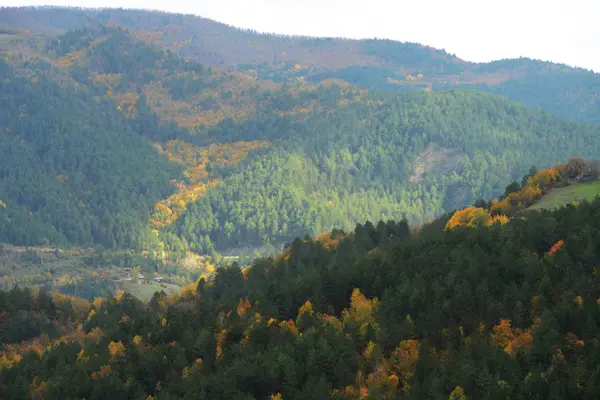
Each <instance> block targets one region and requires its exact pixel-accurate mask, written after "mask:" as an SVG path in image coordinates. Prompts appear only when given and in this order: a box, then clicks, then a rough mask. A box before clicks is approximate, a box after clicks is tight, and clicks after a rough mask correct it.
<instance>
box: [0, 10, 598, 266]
mask: <svg viewBox="0 0 600 400" xmlns="http://www.w3.org/2000/svg"><path fill="white" fill-rule="evenodd" d="M44 10H45V9H41V10H33V11H32V12H33V13H34V14H35V15H45V14H43V12H44ZM21 11H22V10H21ZM21 11H18V10H17V11H15V10H11V9H6V10H3V12H8V13H14V12H17V14H18V13H19V12H21ZM46 11H48V12H51V13H52V12H55V11H56V10H51V9H47V10H46ZM40 12H41V13H42V14H38V13H40ZM61 15H62V14H61ZM106 15H111V16H115V15H120V14H119V13H116V14H111V13H108V14H106ZM111 18H112V17H111ZM119 18H120V17H119ZM97 22H102V19H101V21H97ZM104 22H107V21H104ZM82 26H83V27H82V28H79V29H75V30H71V31H68V32H66V33H64V34H61V35H58V36H36V35H31V34H29V35H27V34H23V33H14V32H13V33H12V34H9V35H8V36H9V39H8V40H6V41H4V42H3V43H2V45H1V46H0V49H1V50H2V51H3V54H4V60H5V61H4V62H3V71H4V72H3V73H4V74H5V75H6V79H5V80H4V82H5V83H4V84H5V85H7V86H6V90H5V92H6V93H9V90H10V91H12V92H15V95H9V96H5V97H3V101H5V102H7V107H5V108H4V112H5V113H4V116H3V123H2V124H3V126H4V127H5V128H4V129H5V130H7V131H8V132H10V133H11V136H5V137H4V138H5V139H8V138H10V137H17V136H18V137H21V136H24V137H27V136H26V135H25V133H24V132H25V131H27V132H28V133H29V138H30V140H33V141H32V142H29V141H28V142H24V143H26V144H28V145H34V144H35V145H36V146H38V147H37V150H36V151H37V153H36V156H35V157H38V158H40V157H42V158H43V157H46V158H52V161H43V160H41V162H42V163H46V164H47V165H45V166H44V167H40V168H43V169H44V170H43V171H38V172H35V170H34V169H33V168H35V167H34V166H35V165H37V164H36V162H37V161H32V162H30V163H28V165H27V169H22V168H21V169H19V173H21V174H23V175H21V176H20V177H16V176H14V174H15V173H14V172H10V173H9V172H6V174H7V176H9V174H12V175H10V176H13V178H11V179H13V180H14V181H15V182H19V179H20V180H23V181H24V182H27V183H24V184H21V185H8V186H7V189H5V190H6V194H3V195H2V198H1V200H2V201H3V202H4V203H6V204H7V205H8V207H6V208H3V209H2V210H0V211H2V212H3V214H4V215H5V218H6V219H5V220H6V221H11V223H8V224H4V225H3V226H2V227H1V228H0V229H2V230H1V231H0V232H1V235H2V236H1V238H2V240H4V241H8V242H12V243H16V244H52V245H56V244H60V245H65V244H67V243H71V244H77V245H86V246H87V245H91V244H100V245H102V246H105V247H110V248H115V247H121V248H123V247H134V248H140V249H146V250H153V251H155V252H158V253H157V254H161V253H162V250H166V251H167V253H168V254H170V255H171V256H172V257H173V258H181V257H185V256H186V254H188V251H190V250H191V251H194V252H196V253H199V254H215V253H216V252H233V253H234V254H239V253H240V251H242V250H243V249H255V248H260V247H263V246H264V245H267V248H271V249H272V248H273V246H274V247H275V248H277V247H280V246H281V245H282V244H283V243H284V242H285V241H289V240H292V239H293V238H294V237H296V236H303V235H304V234H306V233H308V234H310V235H316V234H319V233H320V232H322V231H329V230H331V229H333V228H341V229H345V230H348V229H352V227H353V226H355V225H356V223H364V222H365V221H367V220H380V219H384V220H385V219H402V218H406V219H407V220H408V221H409V222H410V223H411V224H414V223H421V222H423V221H426V220H429V219H432V218H435V217H436V216H438V215H441V214H443V213H444V212H445V211H450V210H453V209H456V208H460V207H463V206H464V205H466V204H470V203H472V202H473V201H475V200H476V199H478V198H490V197H495V196H498V195H500V194H501V193H502V191H503V190H504V188H505V186H506V185H507V184H508V183H509V182H510V181H512V180H514V179H515V178H517V177H519V176H522V175H523V173H524V172H525V171H526V170H527V169H528V168H529V166H531V165H532V164H534V163H536V164H538V165H543V166H550V165H552V164H553V163H555V162H557V161H560V160H562V159H566V158H569V157H571V156H582V157H587V158H594V157H595V156H596V154H597V153H598V150H599V149H598V143H597V137H598V133H599V132H598V130H599V128H598V127H597V126H594V125H584V124H576V123H572V122H568V121H566V120H561V119H559V118H557V117H554V116H553V115H551V114H550V113H547V112H544V111H534V110H533V109H529V108H526V107H524V106H522V105H520V104H518V103H514V102H511V101H509V100H507V99H505V98H501V97H496V96H493V95H490V94H485V93H478V92H476V91H467V90H462V89H451V90H448V91H445V92H435V91H426V92H419V93H396V94H393V93H384V92H377V91H366V90H364V89H361V88H359V87H356V86H350V85H348V84H347V83H344V82H343V81H339V80H335V79H334V80H329V81H327V82H326V83H323V84H316V83H309V82H294V83H292V82H287V81H285V80H284V81H281V82H278V83H277V82H272V81H261V80H256V79H253V78H251V77H249V76H246V75H244V74H242V73H237V72H236V73H232V72H227V71H224V70H222V69H219V68H214V67H212V66H210V65H203V64H199V63H197V62H195V61H193V60H186V59H183V58H181V57H180V56H179V55H177V54H176V53H177V51H171V50H169V49H164V48H161V47H159V46H156V45H153V44H149V43H148V42H147V41H144V40H141V36H142V35H141V34H140V33H139V32H135V31H129V30H127V29H124V28H122V27H119V26H111V27H107V26H104V25H94V26H86V24H83V25H82ZM257 37H262V36H260V35H259V36H257ZM282 40H283V39H282ZM303 40H308V39H303ZM317 42H318V43H313V44H312V45H313V46H332V43H333V42H330V41H324V43H320V41H317ZM364 44H365V46H367V47H366V48H367V50H365V51H367V52H368V53H369V54H371V53H372V54H380V55H381V54H383V53H385V52H387V53H389V55H388V57H387V58H388V59H389V62H394V63H407V64H411V63H413V64H419V65H421V64H423V65H424V63H427V62H428V61H427V60H429V58H428V57H433V58H434V59H435V60H437V61H436V62H440V63H444V62H446V61H448V62H449V63H450V64H451V65H454V66H455V67H454V68H458V69H461V68H463V69H464V68H466V67H465V65H467V64H465V63H464V62H462V61H460V60H458V59H456V58H452V57H450V58H448V57H449V56H448V55H447V54H446V53H444V52H440V51H433V50H432V49H426V48H424V47H420V46H418V45H405V47H406V49H405V50H403V51H399V50H398V48H397V47H398V46H399V44H397V43H395V42H389V41H388V42H382V43H379V42H377V41H375V42H373V41H371V42H365V43H364ZM403 46H404V45H403ZM382 52H383V53H382ZM387 53H386V54H387ZM392 54H393V55H392ZM497 64H498V65H496V66H494V67H490V68H492V69H495V68H499V69H503V70H512V69H515V70H517V69H520V67H518V66H515V65H513V64H511V63H509V62H502V63H497ZM517 64H519V63H517ZM523 64H524V65H525V64H527V63H525V62H523ZM440 65H441V64H440ZM527 65H528V66H527V68H526V70H530V69H535V65H536V64H535V63H534V62H531V63H529V64H527ZM435 68H437V67H435ZM440 68H441V67H440ZM444 68H446V69H447V70H448V69H449V68H451V67H450V66H446V67H444ZM478 68H479V69H480V70H482V71H483V72H486V73H487V70H485V68H483V66H478ZM557 73H558V72H557ZM46 87H48V88H50V87H52V88H55V89H56V91H55V92H56V94H52V96H53V97H48V94H46V92H48V90H47V89H44V88H46ZM52 93H54V92H52ZM76 99H77V100H76ZM29 103H30V104H29ZM46 103H52V105H53V107H56V109H52V108H51V107H46V106H45V105H44V104H46ZM29 109H33V112H27V110H29ZM88 109H90V110H93V112H92V113H91V114H88ZM67 110H69V111H67ZM84 115H85V116H86V118H87V120H84V118H83V116H84ZM104 115H106V116H108V117H107V118H104V117H103V116H104ZM101 116H102V117H101ZM42 120H43V121H45V122H44V124H46V125H41V122H40V121H42ZM96 120H97V122H94V121H96ZM24 123H26V124H28V125H27V126H25V125H24ZM93 124H97V125H98V126H97V127H96V125H93ZM59 127H60V128H59ZM19 129H20V130H25V131H23V132H22V133H19V132H21V131H19ZM79 130H82V132H81V133H80V132H79ZM40 131H42V132H43V135H39V134H38V132H40ZM103 131H107V133H106V135H104V134H100V132H103ZM86 132H87V133H86ZM75 134H77V136H76V137H74V138H71V136H73V135H75ZM63 136H68V137H69V139H68V140H67V142H66V143H67V144H66V146H68V148H64V145H61V144H60V143H62V141H63V140H64V139H63ZM84 138H89V140H91V141H97V140H101V144H100V145H96V144H94V145H93V147H94V149H93V152H96V153H97V152H103V151H104V149H106V151H107V154H108V155H107V156H106V157H109V156H110V157H111V158H110V161H108V160H109V158H104V157H105V156H103V155H101V154H103V153H101V154H98V156H97V157H100V158H101V159H103V160H104V161H103V162H105V163H106V166H105V167H100V166H97V162H96V161H94V160H95V159H94V157H95V155H94V153H93V152H92V151H91V150H89V149H90V148H91V146H92V145H91V144H88V143H79V142H77V144H76V145H75V143H76V142H73V140H75V139H76V140H77V141H82V140H88V139H84ZM128 138H131V140H130V139H128ZM144 138H145V140H146V141H151V142H152V145H153V146H154V148H153V147H152V146H151V145H150V144H149V143H148V142H145V143H144ZM127 140H130V142H129V143H127V142H126V141H127ZM13 141H14V140H13ZM37 142H39V144H36V143H37ZM24 143H21V145H23V144H24ZM90 143H91V142H90ZM46 145H48V147H49V150H42V147H43V146H46ZM113 147H114V151H113V150H112V148H113ZM109 149H110V150H109ZM134 149H136V150H137V151H135V150H134ZM156 149H158V150H159V151H158V152H157V151H156ZM6 151H7V152H8V151H9V150H6ZM46 151H47V153H43V154H40V152H46ZM88 151H89V152H90V154H87V152H88ZM70 152H72V153H70ZM159 153H160V154H159ZM66 154H69V155H70V157H69V158H68V159H66V160H60V161H58V160H57V157H63V158H64V155H66ZM78 154H81V156H79V155H78ZM11 156H14V154H13V155H11ZM11 156H9V155H7V157H6V158H5V160H9V159H10V157H11ZM165 156H166V157H165ZM20 157H24V155H23V156H20ZM53 157H54V158H53ZM118 157H121V158H118ZM79 159H81V161H78V160H79ZM167 160H168V161H169V162H168V161H167ZM60 163H62V164H60ZM86 163H89V166H88V164H86ZM57 164H60V168H58V167H57ZM15 165H16V164H14V163H13V164H8V165H6V166H5V167H4V168H8V170H11V168H13V169H14V168H15ZM102 165H104V164H102ZM94 168H95V169H94ZM102 168H104V169H102ZM29 169H31V171H30V170H29ZM182 170H183V174H181V171H182ZM85 174H87V175H89V178H87V179H88V180H87V181H85V182H84V180H85V179H86V175H85ZM127 174H129V175H127ZM126 175H127V176H126ZM42 176H49V178H48V179H46V180H43V179H41V177H42ZM145 180H147V181H145ZM5 182H9V181H8V180H5ZM33 182H40V183H39V184H38V185H41V184H42V182H45V183H43V184H44V185H47V187H38V189H33V188H29V187H30V185H32V184H33ZM118 182H120V183H118ZM125 182H128V183H127V184H126V183H125ZM129 182H131V183H129ZM82 183H83V184H82ZM86 184H88V185H94V188H95V189H94V190H92V191H91V193H90V191H89V188H86V187H85V185H86ZM105 188H106V189H105ZM27 190H29V191H30V192H35V195H30V194H27V193H29V192H27ZM115 190H116V191H117V192H119V193H117V194H116V196H117V197H119V196H122V198H115V197H114V195H115V194H114V193H113V191H115ZM53 191H56V192H57V193H61V194H60V196H66V195H68V199H63V200H58V199H56V196H54V195H53V196H50V195H49V193H51V192H53ZM57 196H58V195H57ZM103 196H104V197H103ZM48 198H52V199H53V200H52V201H50V202H49V201H48ZM54 199H55V200H54ZM67 204H71V205H70V206H67ZM23 206H25V209H24V210H23V208H22V207H23ZM65 207H67V208H65ZM69 207H70V208H69ZM28 213H29V216H28V215H27V214H28ZM88 214H89V215H90V216H91V217H90V216H88ZM12 221H15V222H17V223H12ZM23 221H29V222H27V223H23ZM29 227H35V228H29ZM28 229H29V230H28ZM151 229H153V230H154V231H151Z"/></svg>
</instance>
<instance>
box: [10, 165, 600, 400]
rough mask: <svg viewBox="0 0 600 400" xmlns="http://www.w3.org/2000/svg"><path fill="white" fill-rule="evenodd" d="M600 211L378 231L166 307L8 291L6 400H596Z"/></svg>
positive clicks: (203, 284)
mask: <svg viewBox="0 0 600 400" xmlns="http://www.w3.org/2000/svg"><path fill="white" fill-rule="evenodd" d="M570 164H571V163H570ZM575 164H577V163H575ZM565 171H567V175H569V176H570V174H571V173H572V171H570V170H569V168H567V169H566V170H565ZM546 175H547V174H546V173H544V172H542V171H540V173H539V174H536V175H530V176H526V177H525V178H524V181H526V182H528V185H529V184H534V182H538V179H540V178H542V177H545V176H546ZM540 183H541V181H540ZM511 190H512V189H511V188H507V192H510V191H511ZM455 215H456V214H455ZM599 215H600V200H596V201H594V202H592V203H588V202H584V203H583V204H581V205H579V206H572V205H569V206H567V207H563V208H561V209H559V210H557V211H553V212H549V211H543V212H537V211H533V212H530V213H528V214H527V216H526V217H525V218H523V217H518V218H513V219H511V220H510V221H508V220H506V221H498V223H493V224H492V225H488V224H475V225H474V226H460V225H458V226H454V227H452V228H451V229H449V227H450V226H451V224H450V221H451V219H454V216H451V215H445V216H443V217H442V218H440V219H438V220H436V221H433V222H432V223H431V224H428V225H425V226H424V227H422V229H420V230H410V229H409V227H408V224H407V223H406V221H400V222H393V221H389V222H387V223H384V222H380V223H378V224H377V225H376V226H374V225H373V224H371V223H370V222H369V223H367V224H365V225H358V226H356V228H355V229H354V230H353V231H352V232H350V233H348V234H346V233H344V232H341V231H334V232H331V233H330V234H323V235H320V236H319V237H317V238H315V239H310V238H308V239H305V240H301V239H296V240H294V241H293V242H292V243H291V244H289V245H288V246H287V247H286V249H285V250H284V252H283V253H281V254H280V255H278V256H277V257H275V258H265V259H258V260H256V261H255V262H254V263H253V264H252V266H250V267H249V268H247V269H244V270H243V271H242V270H240V268H239V266H237V265H233V266H231V267H228V268H219V269H218V270H217V271H216V275H215V276H214V278H212V279H210V280H208V281H205V280H204V279H202V280H200V281H199V282H198V284H197V285H193V286H191V287H189V288H187V289H186V290H184V293H183V294H182V295H177V296H171V297H167V296H165V295H164V293H163V294H161V293H156V294H155V295H154V297H153V298H152V300H151V301H150V302H148V303H143V302H141V301H139V300H137V299H135V298H133V297H131V296H130V295H128V294H120V295H118V296H116V297H109V298H106V299H100V298H98V299H96V300H94V301H93V302H91V303H90V302H87V301H83V300H79V299H74V298H66V297H64V296H52V295H49V294H48V293H46V292H43V291H42V292H31V291H30V290H28V289H21V288H14V289H12V290H11V291H8V292H0V311H1V314H0V344H1V345H2V347H1V350H0V396H1V397H2V398H7V399H15V400H17V399H30V398H46V399H50V398H51V399H54V398H64V399H71V398H73V399H75V398H77V399H79V398H87V399H104V398H115V399H128V398H148V399H174V398H181V399H324V398H335V399H378V400H379V399H423V398H432V399H452V400H456V399H499V400H500V399H506V398H514V399H532V398H540V399H542V398H543V399H564V398H569V399H596V398H598V397H599V396H600V369H599V368H600V367H599V366H598V359H599V357H600V350H599V346H598V341H599V340H600V337H599V336H598V332H600V329H599V325H598V324H599V321H600V308H599V306H598V304H599V302H600V291H599V286H598V271H597V265H598V264H597V260H598V257H600V247H598V245H597V243H598V238H599V237H600V229H599V225H598V224H597V220H598V217H599ZM451 217H452V218H451Z"/></svg>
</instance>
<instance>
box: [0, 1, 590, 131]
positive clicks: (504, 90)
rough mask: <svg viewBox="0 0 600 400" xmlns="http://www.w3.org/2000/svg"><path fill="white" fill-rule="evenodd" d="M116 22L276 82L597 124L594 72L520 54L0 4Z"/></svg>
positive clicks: (6, 14) (38, 19) (8, 19)
mask: <svg viewBox="0 0 600 400" xmlns="http://www.w3.org/2000/svg"><path fill="white" fill-rule="evenodd" d="M98 24H110V25H113V24H114V25H120V26H123V27H126V28H128V29H130V30H132V31H134V32H136V36H137V37H138V38H140V39H142V40H145V41H148V42H150V43H154V44H157V45H160V46H162V47H165V48H168V49H170V50H172V51H173V52H174V53H176V54H179V55H182V56H184V57H186V58H189V59H193V60H195V61H198V62H200V63H202V64H205V65H211V66H219V67H223V68H226V69H234V70H238V71H241V72H243V73H245V74H247V75H249V76H253V77H258V78H260V79H272V80H275V81H278V82H296V81H309V82H314V83H317V82H320V81H322V80H323V79H327V78H332V77H335V78H339V79H343V80H345V81H347V82H350V83H352V84H356V85H360V86H363V87H365V88H369V89H377V90H385V91H392V92H398V91H400V92H404V91H415V90H417V91H420V90H448V89H449V88H456V87H462V88H469V89H475V90H481V91H486V92H492V93H494V94H500V95H503V96H507V97H509V98H510V99H513V100H515V101H519V102H521V103H523V104H526V105H528V106H531V107H536V108H542V109H544V110H546V111H549V112H552V113H554V114H556V115H559V116H562V117H566V118H570V119H574V120H580V121H589V122H596V123H597V122H600V100H599V99H600V97H599V94H600V75H599V74H595V73H593V72H591V71H586V70H583V69H578V68H571V67H568V66H565V65H559V64H553V63H549V62H542V61H538V60H531V59H526V58H521V59H515V60H501V61H496V62H491V63H473V62H468V61H465V60H461V59H459V58H457V57H456V56H454V55H451V54H448V53H446V52H445V51H443V50H438V49H433V48H430V47H427V46H423V45H420V44H416V43H402V42H395V41H390V40H347V39H339V38H310V37H288V36H278V35H267V34H257V33H255V32H251V31H244V30H239V29H236V28H233V27H230V26H227V25H224V24H221V23H217V22H215V21H211V20H208V19H205V18H201V17H195V16H191V15H179V14H168V13H161V12H151V11H140V10H123V9H110V10H108V9H98V10H94V9H78V8H54V7H42V8H5V9H1V10H0V27H2V26H4V27H17V28H23V29H26V30H30V31H32V32H36V33H44V34H52V35H56V34H60V33H65V32H66V31H68V30H71V29H80V28H84V27H91V26H96V25H98Z"/></svg>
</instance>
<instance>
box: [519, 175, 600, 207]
mask: <svg viewBox="0 0 600 400" xmlns="http://www.w3.org/2000/svg"><path fill="white" fill-rule="evenodd" d="M596 196H600V181H595V182H590V183H574V184H571V185H569V186H566V187H561V188H557V189H552V190H551V191H550V192H549V193H547V194H545V195H544V196H543V197H542V198H541V199H540V200H539V201H537V202H536V203H535V204H533V205H532V206H531V207H529V209H530V210H541V209H555V208H558V207H561V206H565V205H567V204H576V203H579V202H581V201H583V200H593V199H595V198H596Z"/></svg>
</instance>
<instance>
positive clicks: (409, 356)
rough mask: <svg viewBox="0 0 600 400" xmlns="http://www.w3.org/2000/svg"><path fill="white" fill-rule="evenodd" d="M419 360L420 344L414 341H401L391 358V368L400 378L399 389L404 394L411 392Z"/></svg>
mask: <svg viewBox="0 0 600 400" xmlns="http://www.w3.org/2000/svg"><path fill="white" fill-rule="evenodd" d="M418 360H419V342H417V341H416V340H414V339H410V340H403V341H401V342H400V343H399V344H398V346H397V347H396V348H395V349H394V351H393V352H392V355H391V356H390V367H391V369H392V371H393V372H394V374H395V375H396V376H397V377H398V385H399V388H400V390H402V391H403V392H404V393H408V391H410V387H411V382H412V377H413V376H414V373H415V368H416V365H417V361H418Z"/></svg>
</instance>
